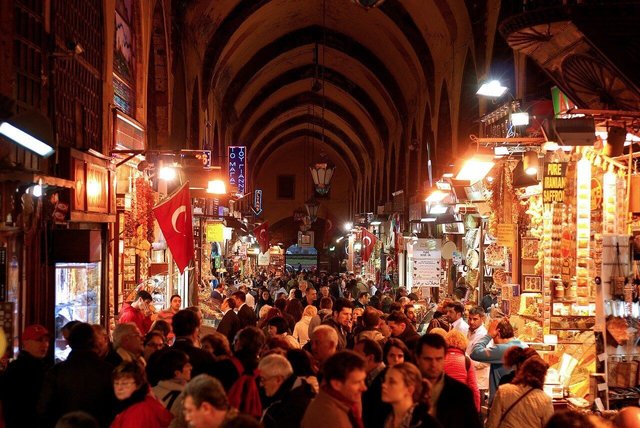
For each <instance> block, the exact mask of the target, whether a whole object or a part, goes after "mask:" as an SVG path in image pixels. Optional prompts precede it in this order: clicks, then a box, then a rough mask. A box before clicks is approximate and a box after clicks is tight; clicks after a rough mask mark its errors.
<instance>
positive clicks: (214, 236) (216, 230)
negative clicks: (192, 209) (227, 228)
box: [205, 223, 224, 242]
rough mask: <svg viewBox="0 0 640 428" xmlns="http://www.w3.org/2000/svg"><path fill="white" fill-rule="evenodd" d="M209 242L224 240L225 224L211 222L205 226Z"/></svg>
mask: <svg viewBox="0 0 640 428" xmlns="http://www.w3.org/2000/svg"><path fill="white" fill-rule="evenodd" d="M205 236H206V238H207V242H222V241H224V226H223V225H222V223H210V224H207V226H206V227H205Z"/></svg>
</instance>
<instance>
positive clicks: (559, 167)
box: [542, 162, 567, 208]
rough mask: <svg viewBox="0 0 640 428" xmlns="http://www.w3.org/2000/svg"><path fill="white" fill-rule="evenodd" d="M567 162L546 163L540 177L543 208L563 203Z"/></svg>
mask: <svg viewBox="0 0 640 428" xmlns="http://www.w3.org/2000/svg"><path fill="white" fill-rule="evenodd" d="M566 175H567V162H546V163H545V164H544V173H543V177H542V203H543V204H544V206H545V208H549V207H550V206H551V204H554V203H560V204H561V203H563V202H564V187H565V179H566Z"/></svg>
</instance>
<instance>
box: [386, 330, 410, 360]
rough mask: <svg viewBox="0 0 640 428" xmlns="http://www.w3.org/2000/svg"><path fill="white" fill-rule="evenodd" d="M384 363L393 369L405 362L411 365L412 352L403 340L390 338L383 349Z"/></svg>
mask: <svg viewBox="0 0 640 428" xmlns="http://www.w3.org/2000/svg"><path fill="white" fill-rule="evenodd" d="M382 361H384V363H385V364H386V365H387V367H393V366H395V365H397V364H401V363H405V362H406V363H410V362H411V352H410V351H409V348H407V345H405V344H404V342H403V341H402V340H400V339H396V338H394V337H390V338H389V339H387V341H386V343H385V344H384V347H383V348H382Z"/></svg>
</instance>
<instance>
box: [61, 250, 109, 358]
mask: <svg viewBox="0 0 640 428" xmlns="http://www.w3.org/2000/svg"><path fill="white" fill-rule="evenodd" d="M101 277H102V272H101V263H100V262H97V263H56V273H55V281H56V284H55V287H56V308H55V326H56V327H55V328H56V331H55V350H54V355H55V359H56V361H62V360H65V359H66V358H67V355H69V352H70V351H71V349H70V348H69V345H68V344H67V341H66V340H65V338H64V337H63V335H62V327H64V325H65V324H66V323H68V322H69V321H82V322H87V323H90V324H99V323H100V284H101Z"/></svg>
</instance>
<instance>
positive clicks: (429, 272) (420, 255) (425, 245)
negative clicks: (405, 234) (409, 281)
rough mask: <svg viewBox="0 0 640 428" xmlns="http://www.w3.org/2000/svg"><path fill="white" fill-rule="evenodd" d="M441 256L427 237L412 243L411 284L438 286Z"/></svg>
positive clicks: (440, 272)
mask: <svg viewBox="0 0 640 428" xmlns="http://www.w3.org/2000/svg"><path fill="white" fill-rule="evenodd" d="M441 261H442V256H441V252H440V251H439V250H434V249H433V247H432V245H430V242H429V240H427V239H418V240H417V241H416V242H415V243H414V244H413V266H412V269H413V271H412V275H413V286H414V287H440V277H441V275H442V266H441Z"/></svg>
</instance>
